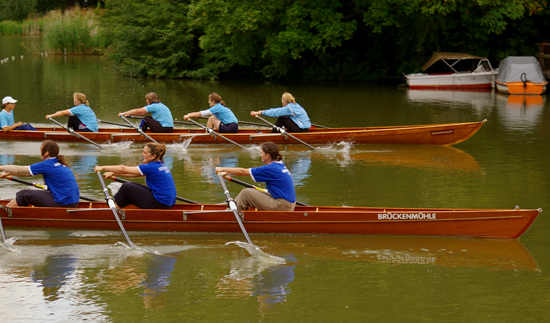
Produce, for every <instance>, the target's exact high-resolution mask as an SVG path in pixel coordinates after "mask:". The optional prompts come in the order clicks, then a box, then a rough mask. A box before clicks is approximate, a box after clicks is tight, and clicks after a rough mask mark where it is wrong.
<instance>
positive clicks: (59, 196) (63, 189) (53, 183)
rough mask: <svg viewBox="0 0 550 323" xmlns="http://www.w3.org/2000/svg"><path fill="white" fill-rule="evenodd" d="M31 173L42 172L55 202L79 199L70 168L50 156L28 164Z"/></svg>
mask: <svg viewBox="0 0 550 323" xmlns="http://www.w3.org/2000/svg"><path fill="white" fill-rule="evenodd" d="M29 170H30V173H31V175H33V176H34V175H38V174H42V176H43V177H44V182H45V183H46V185H48V190H50V191H51V192H52V196H53V199H54V201H55V203H57V204H62V205H67V204H73V203H76V202H78V201H79V200H80V191H79V190H78V184H77V183H76V178H74V174H73V172H72V171H71V169H70V168H69V167H67V166H65V165H62V164H60V163H59V162H58V161H57V158H56V157H52V158H49V159H46V160H44V161H41V162H39V163H36V164H32V165H30V166H29Z"/></svg>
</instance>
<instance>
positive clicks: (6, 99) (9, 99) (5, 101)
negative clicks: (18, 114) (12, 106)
mask: <svg viewBox="0 0 550 323" xmlns="http://www.w3.org/2000/svg"><path fill="white" fill-rule="evenodd" d="M15 102H17V100H15V99H14V98H12V97H11V96H7V97H5V98H3V99H2V104H6V103H15Z"/></svg>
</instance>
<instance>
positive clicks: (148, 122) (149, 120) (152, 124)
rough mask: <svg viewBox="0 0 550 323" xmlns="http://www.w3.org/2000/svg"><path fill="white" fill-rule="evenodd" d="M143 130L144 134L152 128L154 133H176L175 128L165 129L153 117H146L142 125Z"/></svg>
mask: <svg viewBox="0 0 550 323" xmlns="http://www.w3.org/2000/svg"><path fill="white" fill-rule="evenodd" d="M140 127H141V130H143V132H145V131H147V128H150V129H151V131H152V132H156V133H172V132H174V128H173V127H163V126H162V125H161V124H160V122H158V121H157V120H155V119H153V117H151V116H146V117H144V118H143V119H142V120H141V123H140Z"/></svg>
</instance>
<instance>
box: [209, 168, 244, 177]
mask: <svg viewBox="0 0 550 323" xmlns="http://www.w3.org/2000/svg"><path fill="white" fill-rule="evenodd" d="M220 173H221V175H236V176H249V175H250V168H242V167H216V174H220Z"/></svg>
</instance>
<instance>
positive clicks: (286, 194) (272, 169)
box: [250, 161, 296, 203]
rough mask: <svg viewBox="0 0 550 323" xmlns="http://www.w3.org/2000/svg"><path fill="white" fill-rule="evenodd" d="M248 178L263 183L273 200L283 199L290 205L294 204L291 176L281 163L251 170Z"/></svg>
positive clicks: (294, 193) (294, 195)
mask: <svg viewBox="0 0 550 323" xmlns="http://www.w3.org/2000/svg"><path fill="white" fill-rule="evenodd" d="M250 177H252V180H253V181H254V182H256V183H258V182H262V183H263V182H265V186H266V187H267V190H268V191H269V194H271V196H272V197H273V198H275V199H280V198H283V199H285V200H287V201H289V202H290V203H294V202H296V192H295V191H294V182H293V181H292V176H290V172H289V171H288V169H287V168H286V166H285V164H284V163H283V162H282V161H274V162H271V163H270V164H268V165H264V166H261V167H255V168H251V169H250Z"/></svg>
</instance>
